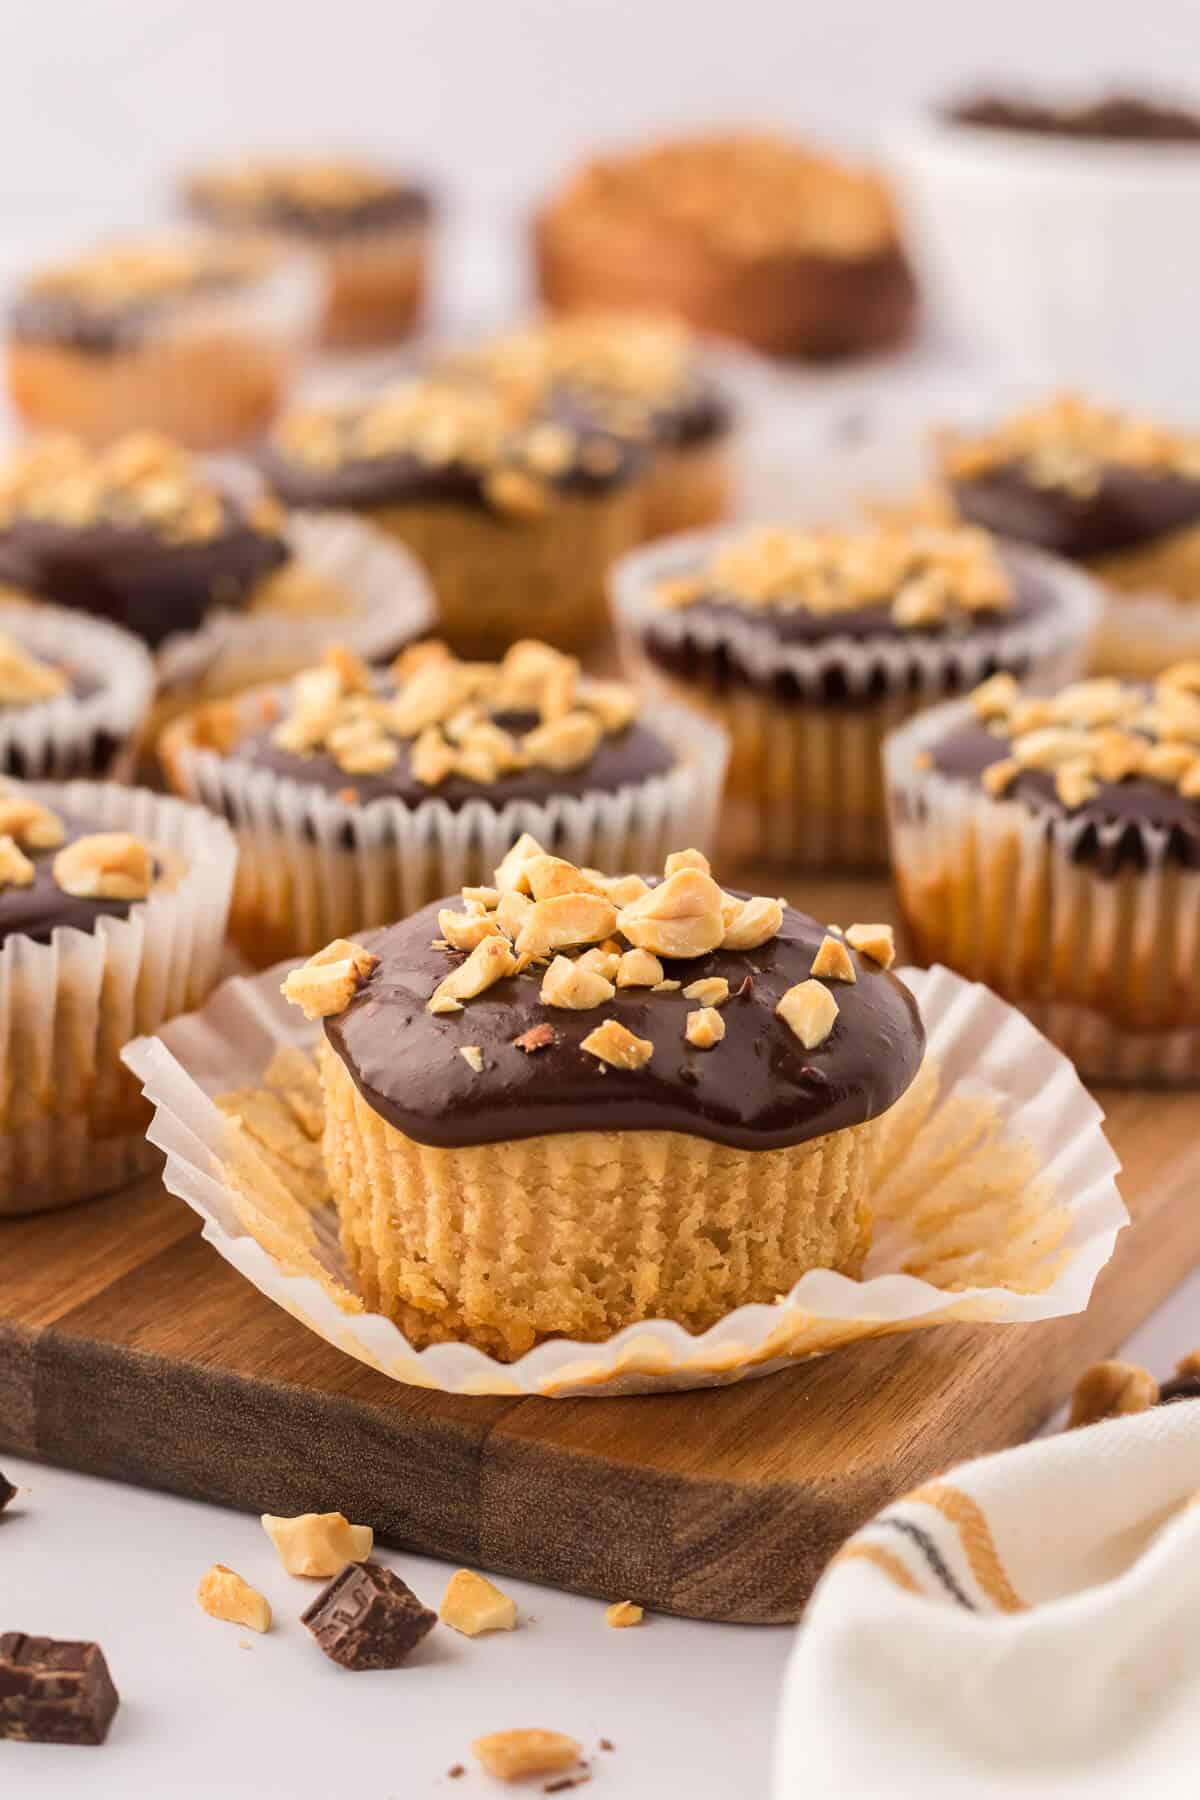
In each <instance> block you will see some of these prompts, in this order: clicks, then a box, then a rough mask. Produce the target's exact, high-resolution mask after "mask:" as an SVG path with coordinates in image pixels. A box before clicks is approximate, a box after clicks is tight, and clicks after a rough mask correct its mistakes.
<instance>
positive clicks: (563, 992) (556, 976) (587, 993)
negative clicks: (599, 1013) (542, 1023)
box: [538, 956, 616, 1012]
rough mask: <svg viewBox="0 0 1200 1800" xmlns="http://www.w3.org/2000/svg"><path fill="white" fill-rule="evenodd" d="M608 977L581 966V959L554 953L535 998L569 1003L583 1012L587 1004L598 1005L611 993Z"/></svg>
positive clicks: (546, 1003)
mask: <svg viewBox="0 0 1200 1800" xmlns="http://www.w3.org/2000/svg"><path fill="white" fill-rule="evenodd" d="M615 992H616V989H615V988H614V986H613V984H612V982H611V981H606V980H605V978H604V976H603V975H599V974H597V973H596V971H595V970H594V969H585V968H584V967H583V966H582V964H581V963H578V962H572V961H571V959H570V957H567V956H556V957H555V958H554V961H553V962H552V963H551V964H550V967H549V968H548V969H547V970H546V973H545V974H544V975H543V977H542V986H541V990H540V993H539V995H538V998H539V999H540V1000H541V1003H542V1005H543V1006H561V1007H570V1008H572V1009H573V1010H574V1011H576V1012H586V1011H587V1010H588V1008H589V1007H593V1006H602V1005H603V1004H604V1002H605V1001H606V1000H611V999H612V997H613V995H614V994H615Z"/></svg>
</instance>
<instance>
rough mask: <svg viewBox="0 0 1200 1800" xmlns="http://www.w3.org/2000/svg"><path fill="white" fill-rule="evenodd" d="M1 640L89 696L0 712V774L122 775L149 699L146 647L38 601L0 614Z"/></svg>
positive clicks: (100, 622) (57, 777)
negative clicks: (53, 667)
mask: <svg viewBox="0 0 1200 1800" xmlns="http://www.w3.org/2000/svg"><path fill="white" fill-rule="evenodd" d="M0 634H2V635H4V636H5V637H11V638H12V639H13V640H14V642H16V643H17V644H19V645H20V646H21V648H22V649H23V650H25V651H27V652H29V653H30V654H31V655H33V656H35V657H37V658H38V659H39V660H40V661H43V662H49V663H55V664H58V665H59V666H60V667H61V666H65V667H66V669H67V671H68V672H69V674H70V675H71V676H73V677H75V678H76V679H78V680H79V681H80V683H81V684H82V685H83V686H84V688H85V689H86V690H88V691H85V692H84V693H82V694H75V693H72V692H71V691H70V690H69V689H68V690H67V691H66V692H65V693H62V694H59V695H58V696H57V697H56V698H54V699H51V700H39V701H36V702H34V703H33V704H32V705H29V706H6V707H3V708H0V771H2V772H4V773H6V774H9V775H17V776H20V777H21V778H22V779H24V780H27V781H35V780H54V781H66V780H69V779H70V778H71V777H73V776H80V775H91V776H103V775H109V774H113V775H115V774H118V773H122V772H124V771H125V770H126V768H127V766H128V765H129V764H130V762H131V760H132V754H133V747H134V743H135V740H136V738H137V735H138V732H139V730H140V729H141V725H142V722H143V720H144V719H145V717H146V712H147V709H148V708H149V705H150V699H151V695H152V694H153V692H154V665H153V663H152V662H151V660H150V656H149V654H148V652H147V650H146V649H145V646H144V645H143V644H142V643H141V642H140V641H139V640H138V639H137V638H135V637H133V636H132V635H131V634H130V633H129V632H127V631H122V630H121V629H120V627H119V626H117V625H110V624H109V623H108V621H107V620H105V619H93V618H91V617H89V615H88V614H87V613H81V612H76V611H74V610H72V609H70V608H68V607H59V606H50V605H48V604H45V603H43V602H42V601H30V602H29V604H27V605H26V604H15V605H2V606H0Z"/></svg>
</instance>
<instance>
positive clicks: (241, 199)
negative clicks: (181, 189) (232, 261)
mask: <svg viewBox="0 0 1200 1800" xmlns="http://www.w3.org/2000/svg"><path fill="white" fill-rule="evenodd" d="M185 199H186V202H187V205H188V208H189V210H190V211H191V213H192V214H193V216H194V217H195V218H197V219H199V220H201V221H202V222H203V223H204V224H206V225H227V226H252V227H259V228H262V229H265V230H272V231H283V232H295V233H296V234H297V235H299V236H301V237H306V238H313V239H336V238H342V237H354V236H357V235H358V234H359V233H361V232H372V231H380V230H385V229H387V228H388V227H393V228H394V227H400V228H404V227H408V226H416V225H424V224H426V223H428V221H429V219H430V218H431V217H432V214H433V197H432V195H431V193H430V190H429V189H428V188H427V187H426V186H425V185H424V184H423V183H421V182H416V181H410V180H406V179H405V178H403V177H401V176H397V175H389V174H385V173H384V172H383V171H382V170H379V169H373V168H369V167H367V166H365V165H364V164H361V163H354V162H347V161H344V160H340V159H329V160H326V161H321V162H311V161H299V160H297V161H287V160H283V159H278V160H276V159H264V160H259V159H256V158H254V159H247V160H246V161H244V162H240V163H235V164H231V165H229V166H227V167H224V168H217V169H209V170H205V171H203V172H202V173H200V174H198V175H195V176H193V177H192V179H191V180H190V181H189V182H188V183H187V185H186V188H185Z"/></svg>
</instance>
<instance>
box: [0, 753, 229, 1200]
mask: <svg viewBox="0 0 1200 1800" xmlns="http://www.w3.org/2000/svg"><path fill="white" fill-rule="evenodd" d="M27 791H28V792H29V793H30V794H32V795H33V796H34V798H36V799H37V800H39V801H41V802H42V804H43V805H45V806H48V807H50V808H51V809H52V810H55V809H59V810H61V811H63V812H68V813H73V814H74V815H75V816H76V817H78V818H80V819H83V820H86V821H88V823H89V824H90V825H91V826H92V829H93V830H95V831H98V832H99V831H128V832H132V833H133V834H134V835H135V836H136V837H139V838H141V839H142V840H143V841H144V842H146V843H148V844H150V845H151V846H152V847H153V848H154V849H155V851H156V852H158V854H159V857H160V860H161V863H162V866H163V871H164V876H165V879H164V881H163V885H161V886H159V887H157V888H156V889H155V890H154V891H153V892H152V893H151V894H150V895H149V896H148V897H147V898H146V899H145V900H143V901H139V902H137V903H136V904H135V905H134V906H133V907H132V908H131V910H130V912H129V914H128V916H127V917H125V918H103V917H102V918H99V919H97V921H96V924H95V927H94V929H93V930H91V931H82V930H78V929H76V928H74V927H68V926H60V927H59V928H58V929H57V930H55V931H54V933H53V934H52V936H51V938H50V941H49V942H48V943H38V942H35V940H34V939H33V938H31V937H29V936H27V935H26V934H24V933H21V932H14V933H12V934H11V935H9V936H8V937H7V938H5V940H4V942H3V945H2V946H0V1215H3V1214H5V1213H24V1212H41V1211H46V1210H49V1209H50V1208H52V1207H57V1206H64V1205H67V1204H69V1203H70V1202H72V1201H74V1200H79V1199H83V1198H85V1197H89V1196H93V1195H97V1194H102V1193H106V1192H109V1191H110V1190H111V1189H113V1188H115V1187H119V1186H121V1185H122V1184H123V1183H124V1182H126V1181H128V1180H131V1179H132V1178H133V1177H134V1176H135V1175H137V1174H139V1173H141V1172H142V1171H143V1170H145V1169H146V1168H148V1167H153V1166H154V1164H155V1163H156V1161H157V1160H158V1159H157V1157H156V1155H155V1152H154V1150H153V1148H152V1147H151V1146H150V1145H148V1144H147V1142H146V1140H145V1124H146V1115H145V1109H144V1105H143V1103H142V1101H141V1100H140V1098H139V1096H138V1092H137V1087H136V1084H135V1083H133V1082H132V1081H131V1080H130V1078H129V1075H128V1074H127V1073H126V1071H125V1070H124V1069H123V1068H122V1067H121V1062H120V1052H121V1049H122V1046H123V1045H124V1044H126V1043H127V1042H128V1041H129V1039H130V1038H132V1037H135V1036H137V1035H138V1034H139V1033H144V1032H147V1031H156V1030H158V1028H159V1027H160V1026H161V1025H162V1024H163V1023H164V1021H165V1020H167V1019H170V1018H172V1017H173V1016H174V1015H175V1014H176V1013H180V1012H183V1011H184V1010H185V1009H187V1008H189V1007H195V1006H197V1005H199V1004H200V1003H201V1001H203V1000H204V998H205V997H206V995H207V994H208V993H209V990H210V989H211V988H212V985H213V983H214V981H215V980H216V978H217V973H218V967H219V963H220V958H221V953H222V945H223V941H224V936H225V920H226V915H227V913H228V908H229V898H230V893H231V891H232V887H233V867H234V859H235V854H236V853H235V849H234V844H233V839H232V836H231V834H230V832H229V829H228V827H227V826H226V825H225V824H224V823H223V822H222V821H221V820H219V819H214V818H213V817H211V815H210V814H208V813H205V812H203V811H201V810H200V808H198V807H194V806H186V805H184V804H183V803H182V802H181V801H179V800H170V799H164V798H163V797H162V796H161V795H158V794H152V793H149V792H148V791H147V790H145V789H142V788H125V787H118V786H116V785H113V784H97V783H91V782H79V781H77V782H69V783H66V784H62V785H60V784H57V783H40V782H39V783H32V784H30V786H29V788H28V790H27Z"/></svg>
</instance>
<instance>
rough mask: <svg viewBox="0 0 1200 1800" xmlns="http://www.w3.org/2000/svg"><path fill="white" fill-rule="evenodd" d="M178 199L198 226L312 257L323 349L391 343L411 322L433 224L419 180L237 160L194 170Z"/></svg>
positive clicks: (293, 162)
mask: <svg viewBox="0 0 1200 1800" xmlns="http://www.w3.org/2000/svg"><path fill="white" fill-rule="evenodd" d="M184 202H185V205H186V206H187V209H188V211H189V212H190V213H191V215H192V217H193V218H194V219H195V220H196V221H197V222H198V223H199V224H202V225H206V226H209V227H211V228H213V229H215V230H218V231H221V232H229V233H236V234H239V235H242V234H245V233H248V232H249V233H253V234H255V235H256V236H269V237H271V238H272V239H274V240H277V241H278V242H280V243H282V244H285V245H286V246H288V247H289V248H291V249H295V250H303V251H305V252H307V253H308V254H310V255H312V256H314V257H316V258H318V259H319V261H320V262H321V265H322V267H323V268H324V271H325V276H326V281H327V292H326V298H325V310H324V314H323V317H322V320H321V338H322V341H323V342H324V343H326V344H329V345H336V346H347V345H349V346H359V345H367V344H388V343H393V342H395V341H396V340H397V339H398V338H403V337H406V336H407V335H408V333H409V332H410V331H411V330H412V328H413V326H414V325H415V324H416V322H417V319H418V317H419V315H420V312H421V308H422V305H423V302H424V298H425V285H426V263H427V260H428V245H429V235H430V227H431V224H432V221H433V198H432V195H431V194H430V191H429V189H428V188H427V187H425V186H424V185H423V184H422V183H420V182H418V181H413V180H411V179H409V178H408V177H407V176H404V175H398V174H394V173H391V172H388V171H385V170H383V169H378V168H374V167H372V166H371V165H369V164H367V163H360V162H353V161H347V160H344V159H331V160H327V161H320V162H314V161H311V160H305V159H301V158H295V159H282V158H279V159H275V158H270V159H268V158H247V159H246V160H244V161H242V162H238V163H232V164H226V165H223V166H220V167H216V168H210V169H201V170H199V171H198V172H197V173H196V174H194V175H192V176H191V177H190V179H189V180H188V181H187V182H186V183H185V186H184Z"/></svg>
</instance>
